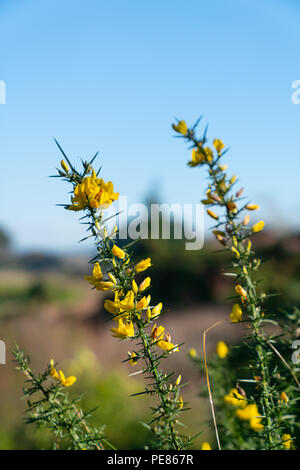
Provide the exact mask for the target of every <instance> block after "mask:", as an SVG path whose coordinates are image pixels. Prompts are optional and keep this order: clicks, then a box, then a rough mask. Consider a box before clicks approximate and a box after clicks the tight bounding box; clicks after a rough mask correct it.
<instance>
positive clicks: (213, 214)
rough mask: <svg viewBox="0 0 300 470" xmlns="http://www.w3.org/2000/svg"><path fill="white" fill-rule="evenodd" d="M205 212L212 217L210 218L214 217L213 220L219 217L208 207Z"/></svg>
mask: <svg viewBox="0 0 300 470" xmlns="http://www.w3.org/2000/svg"><path fill="white" fill-rule="evenodd" d="M206 212H207V213H208V215H209V216H210V217H212V218H213V219H215V220H218V218H219V217H218V216H217V214H215V213H214V212H213V211H211V210H210V209H207V211H206Z"/></svg>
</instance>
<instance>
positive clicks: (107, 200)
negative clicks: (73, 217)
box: [68, 171, 119, 211]
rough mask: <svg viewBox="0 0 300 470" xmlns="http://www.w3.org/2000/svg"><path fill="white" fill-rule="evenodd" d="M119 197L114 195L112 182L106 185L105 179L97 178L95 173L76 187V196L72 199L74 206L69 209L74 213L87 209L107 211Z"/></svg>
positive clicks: (116, 194) (117, 194)
mask: <svg viewBox="0 0 300 470" xmlns="http://www.w3.org/2000/svg"><path fill="white" fill-rule="evenodd" d="M118 197H119V193H114V187H113V184H112V182H111V181H108V183H105V182H104V181H103V179H101V178H97V176H96V174H95V172H94V171H93V175H92V176H87V177H86V178H83V180H82V182H81V183H79V184H78V185H77V186H76V187H75V189H74V196H72V198H71V200H72V205H71V206H69V207H68V209H69V210H72V211H81V210H83V209H85V208H86V207H90V208H92V209H98V208H101V209H106V208H107V207H109V206H110V205H111V203H112V202H113V201H116V200H117V199H118Z"/></svg>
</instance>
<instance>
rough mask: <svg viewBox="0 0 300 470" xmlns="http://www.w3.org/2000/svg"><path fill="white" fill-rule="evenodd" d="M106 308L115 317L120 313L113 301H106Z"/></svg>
mask: <svg viewBox="0 0 300 470" xmlns="http://www.w3.org/2000/svg"><path fill="white" fill-rule="evenodd" d="M104 308H105V310H107V311H108V312H109V313H112V314H113V315H116V314H117V313H119V308H118V307H117V306H116V305H115V303H114V302H113V301H112V300H105V302H104Z"/></svg>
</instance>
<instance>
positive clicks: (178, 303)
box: [0, 0, 300, 449]
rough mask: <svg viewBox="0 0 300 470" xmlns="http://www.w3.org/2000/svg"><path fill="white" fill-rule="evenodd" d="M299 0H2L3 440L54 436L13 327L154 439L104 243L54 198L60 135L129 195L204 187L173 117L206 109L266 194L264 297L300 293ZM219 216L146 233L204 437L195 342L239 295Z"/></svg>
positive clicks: (191, 419)
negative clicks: (200, 229) (102, 260)
mask: <svg viewBox="0 0 300 470" xmlns="http://www.w3.org/2000/svg"><path fill="white" fill-rule="evenodd" d="M299 16H300V6H299V3H298V2H297V1H296V0H260V1H251V2H250V1H243V0H227V1H226V2H224V1H221V0H212V1H210V2H204V1H199V0H187V1H186V2H184V3H183V2H182V1H179V0H172V2H171V1H169V0H165V1H163V2H161V1H158V0H153V1H151V2H138V1H137V0H112V1H111V2H104V1H102V0H100V1H99V0H98V1H96V0H87V1H86V2H84V3H83V2H80V1H77V0H72V1H71V0H65V1H64V2H59V1H58V0H52V1H49V0H44V1H43V2H39V1H38V0H26V1H21V0H0V43H1V46H2V47H1V61H0V80H2V81H4V82H5V84H6V104H4V105H2V104H1V105H0V142H1V144H0V156H1V172H2V181H1V185H0V204H1V212H0V309H1V310H0V339H2V340H4V341H5V342H6V345H7V350H8V351H7V364H6V365H0V396H1V400H0V449H20V448H21V449H29V448H41V447H43V448H47V445H48V442H49V441H48V439H49V438H48V436H47V435H46V434H45V433H35V432H34V430H33V429H31V428H30V427H28V426H26V427H25V426H24V423H23V418H24V416H23V412H24V409H25V403H24V402H23V401H22V400H21V396H22V386H23V383H24V380H23V377H21V376H20V374H19V373H18V372H16V371H15V370H14V367H13V364H12V357H11V354H10V352H9V349H11V348H12V347H13V346H14V344H15V342H17V343H18V344H19V345H20V346H21V347H22V348H24V349H25V350H26V351H27V352H28V353H29V354H30V355H31V357H32V363H33V366H34V367H35V368H36V369H41V368H44V367H45V366H46V365H47V363H48V361H49V359H50V358H51V357H54V358H55V360H57V361H59V362H60V365H61V366H62V367H63V368H64V369H65V370H66V371H68V372H69V373H72V374H75V375H77V376H78V381H77V382H76V384H75V385H74V386H73V387H72V393H75V394H78V393H81V392H86V395H85V397H84V399H83V402H84V406H85V407H87V408H93V407H95V406H97V405H98V406H99V408H98V409H97V412H96V415H95V420H96V421H97V422H99V423H106V425H107V435H108V437H109V439H110V440H111V441H112V442H113V443H114V444H115V445H116V447H118V448H123V449H129V448H130V449H131V448H143V446H144V445H145V442H146V441H147V439H148V436H147V431H146V430H144V428H143V427H142V426H140V425H139V424H138V423H139V422H141V421H147V420H148V409H147V406H145V405H146V403H145V399H144V398H129V395H130V394H132V393H136V392H138V391H141V390H142V387H143V381H142V380H141V379H139V376H135V377H128V374H129V373H131V372H132V369H129V366H127V364H121V360H123V359H124V358H125V357H126V354H127V350H128V349H129V348H128V346H129V343H123V342H118V341H117V340H116V339H114V338H112V337H111V336H110V332H109V329H110V328H111V324H110V323H108V322H107V321H106V320H107V316H106V314H105V312H104V311H103V307H102V306H103V300H104V295H102V294H99V292H95V291H92V290H90V289H89V286H88V284H87V283H86V281H85V280H84V279H83V276H84V275H85V274H88V272H89V270H90V266H88V260H89V259H90V258H92V257H93V254H94V252H93V245H92V243H89V242H88V241H87V242H85V243H82V244H78V240H79V239H81V238H82V237H84V235H85V233H84V226H82V225H80V224H79V223H78V220H77V219H78V214H77V215H76V214H73V213H69V212H66V211H65V210H64V209H63V208H62V207H57V206H55V204H57V203H65V202H69V195H68V194H67V191H68V190H69V188H67V186H66V185H64V184H62V183H61V182H60V181H58V180H56V179H51V178H48V176H49V175H51V174H54V173H55V171H56V170H55V168H56V167H57V166H58V164H59V161H60V158H61V156H60V155H59V152H58V149H57V148H56V146H55V144H54V142H53V137H56V138H57V139H58V140H59V142H60V143H61V145H62V146H63V148H64V150H65V151H66V153H67V155H68V156H69V157H70V158H72V159H73V161H75V163H78V164H79V163H80V158H84V159H88V158H89V157H91V156H92V155H93V154H94V153H95V152H96V151H97V150H99V157H98V164H99V165H102V167H103V170H102V175H103V178H104V179H105V180H108V179H109V180H112V181H113V183H114V187H115V190H116V191H119V192H120V194H121V195H124V196H127V198H128V202H129V204H133V203H140V202H146V203H147V204H149V203H151V202H157V201H160V202H166V203H169V204H172V203H179V204H185V203H196V202H199V200H200V199H202V196H203V190H204V189H205V187H206V181H205V175H204V173H203V172H201V171H197V169H195V170H191V169H190V168H188V167H187V165H186V162H187V161H188V159H189V151H188V150H187V149H186V148H185V147H184V146H183V144H182V142H181V141H178V140H176V139H174V138H173V132H172V130H171V123H172V122H173V121H174V119H175V118H179V119H185V120H186V121H187V123H188V124H189V125H192V124H193V123H194V122H195V121H196V119H197V118H198V117H199V115H201V114H203V115H204V118H203V121H205V123H206V122H207V123H208V125H209V131H208V134H209V137H210V138H212V139H213V138H215V137H218V138H221V139H222V140H223V141H224V143H225V145H226V146H227V147H230V152H229V153H228V157H227V159H226V160H227V163H228V164H229V169H230V171H231V172H232V174H233V173H236V174H237V175H238V178H239V180H240V184H241V185H242V186H245V188H246V191H245V192H246V194H247V195H248V196H249V197H250V198H251V200H252V201H253V202H255V203H258V204H260V206H261V210H260V211H259V214H258V215H257V217H259V219H261V218H263V219H264V220H265V221H266V230H265V231H264V232H263V233H262V234H260V235H258V236H256V247H257V250H258V255H259V256H260V257H261V258H262V259H263V260H264V261H265V263H264V264H263V267H262V270H261V272H260V276H261V277H262V278H264V283H263V288H264V289H265V290H268V291H270V292H274V293H280V294H281V295H280V296H278V297H271V298H270V300H269V308H271V309H273V310H274V313H277V312H279V311H280V310H281V309H285V308H289V309H290V308H291V307H292V306H294V305H295V306H298V307H300V222H299V208H300V202H299V196H298V185H299V183H298V180H299V173H300V172H299V170H300V163H299V162H300V159H299V136H298V129H299V124H300V105H296V104H293V102H292V99H291V97H292V93H293V91H294V90H293V89H292V82H293V81H294V80H297V79H300V77H299V66H298V64H299V60H298V59H299V51H298V49H299V48H298V44H299V36H300V32H299V26H298V25H299ZM257 220H258V219H257ZM253 221H255V216H253ZM149 223H150V221H149ZM210 225H211V223H210V222H209V220H205V244H204V248H203V249H202V250H199V251H186V250H185V245H184V241H180V240H174V239H171V240H143V241H141V242H140V243H138V244H137V245H136V255H137V256H138V257H140V256H147V257H148V256H151V258H152V260H153V269H152V270H151V274H150V275H151V277H152V281H153V289H152V298H153V299H154V300H155V301H156V300H157V302H158V301H162V302H163V303H164V309H165V314H164V318H163V321H164V324H166V328H167V330H168V331H170V332H171V334H172V336H173V337H175V335H176V341H178V342H184V343H185V345H184V346H183V348H182V352H181V353H180V354H178V355H177V354H176V355H175V354H174V355H173V356H172V359H171V360H170V361H168V365H166V366H167V367H170V368H171V367H174V368H175V370H176V372H178V373H179V372H180V373H181V374H182V376H183V380H184V381H189V382H190V383H189V384H188V386H187V387H186V390H185V400H188V401H189V402H190V404H191V406H192V408H193V412H191V411H187V412H186V419H185V422H186V423H187V424H188V425H189V427H190V429H191V431H192V432H194V433H196V432H198V431H199V429H200V428H202V429H203V428H204V434H203V435H202V436H201V438H200V439H201V440H203V439H204V438H207V439H210V437H211V429H210V426H209V425H207V419H208V418H209V409H208V404H207V402H206V401H205V400H204V399H203V398H200V397H199V396H198V392H199V390H200V385H201V383H202V382H201V381H203V378H202V377H200V376H199V375H198V372H197V371H196V370H195V368H194V366H193V364H192V363H191V361H190V360H189V358H188V351H189V348H191V347H194V348H196V350H197V351H201V343H202V334H203V331H204V329H205V328H206V327H208V326H210V325H211V324H212V323H214V322H215V321H217V320H219V319H224V318H228V314H229V312H230V310H231V301H229V300H226V298H227V297H229V296H230V295H232V283H231V282H230V280H227V279H226V278H224V276H222V271H223V269H224V266H226V264H227V260H226V256H224V255H222V254H220V253H215V250H216V249H218V246H216V244H215V242H214V241H213V240H212V239H211V238H210V235H209V232H208V229H209V226H210ZM241 334H242V329H241V328H239V327H234V328H233V327H232V325H229V324H226V325H225V326H222V327H221V328H219V329H215V330H213V331H212V332H211V334H210V337H209V350H210V352H213V351H214V350H215V347H216V344H217V342H218V341H219V340H221V339H222V340H224V341H226V342H227V343H228V344H229V345H233V344H236V343H238V342H239V340H240V337H241ZM175 356H176V357H175ZM148 404H149V403H147V405H148ZM133 443H134V444H133ZM195 446H196V447H197V446H199V440H198V441H196V443H195Z"/></svg>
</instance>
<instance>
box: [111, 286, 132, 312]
mask: <svg viewBox="0 0 300 470" xmlns="http://www.w3.org/2000/svg"><path fill="white" fill-rule="evenodd" d="M115 304H116V300H115ZM119 308H120V310H121V311H125V312H131V311H132V310H133V309H134V292H133V291H132V290H130V291H129V292H128V293H127V294H126V296H125V299H123V300H121V302H120V303H119Z"/></svg>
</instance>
